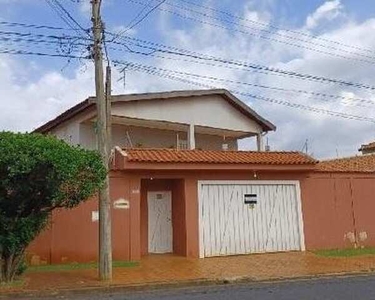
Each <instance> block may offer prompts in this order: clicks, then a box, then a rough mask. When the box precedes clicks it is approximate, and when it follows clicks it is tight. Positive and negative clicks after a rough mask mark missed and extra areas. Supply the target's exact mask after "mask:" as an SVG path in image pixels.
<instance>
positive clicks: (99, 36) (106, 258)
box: [91, 0, 112, 280]
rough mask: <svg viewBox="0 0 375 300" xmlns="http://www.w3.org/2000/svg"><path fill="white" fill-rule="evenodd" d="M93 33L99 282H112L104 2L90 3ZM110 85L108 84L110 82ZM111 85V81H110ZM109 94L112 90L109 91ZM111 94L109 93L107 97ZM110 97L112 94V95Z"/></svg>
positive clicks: (96, 0)
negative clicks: (101, 177) (101, 180)
mask: <svg viewBox="0 0 375 300" xmlns="http://www.w3.org/2000/svg"><path fill="white" fill-rule="evenodd" d="M91 3H92V25H93V28H92V31H93V36H94V48H93V57H94V61H95V89H96V107H97V140H98V150H99V152H100V154H101V156H102V159H103V162H104V165H105V167H106V170H107V176H106V179H105V184H104V186H103V188H102V189H101V190H100V192H99V277H100V280H111V279H112V243H111V240H112V237H111V202H110V197H109V175H108V171H109V142H108V131H109V130H108V126H109V123H108V115H109V114H110V113H109V112H108V108H109V106H108V104H107V101H106V97H105V94H104V93H105V92H104V81H103V53H102V43H103V22H102V20H101V16H100V4H101V0H91ZM107 84H108V80H107ZM109 84H110V81H109ZM108 90H109V91H110V88H109V89H108ZM108 90H107V91H106V93H108ZM109 93H110V92H109Z"/></svg>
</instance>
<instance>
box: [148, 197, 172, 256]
mask: <svg viewBox="0 0 375 300" xmlns="http://www.w3.org/2000/svg"><path fill="white" fill-rule="evenodd" d="M147 200H148V201H147V202H148V252H149V253H169V252H172V250H173V245H172V235H173V231H172V194H171V192H169V191H167V192H148V193H147Z"/></svg>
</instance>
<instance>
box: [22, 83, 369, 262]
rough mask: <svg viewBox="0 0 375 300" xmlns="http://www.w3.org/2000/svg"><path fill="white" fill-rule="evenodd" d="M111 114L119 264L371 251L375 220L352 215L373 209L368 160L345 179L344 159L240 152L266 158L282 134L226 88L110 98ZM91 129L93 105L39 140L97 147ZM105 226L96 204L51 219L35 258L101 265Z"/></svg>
mask: <svg viewBox="0 0 375 300" xmlns="http://www.w3.org/2000/svg"><path fill="white" fill-rule="evenodd" d="M112 108H113V109H112V121H113V123H114V124H115V125H114V128H113V132H112V135H113V146H114V151H113V157H112V166H111V173H110V177H111V179H110V194H111V202H112V234H113V235H112V242H113V257H114V259H115V260H140V259H141V258H142V257H143V256H145V255H149V254H153V253H159V254H161V253H173V254H175V255H181V256H186V257H191V258H204V257H211V256H221V255H238V254H249V253H265V252H276V251H303V250H305V249H317V248H342V247H348V246H352V245H353V244H354V245H375V230H374V226H373V225H372V223H370V220H372V219H371V218H372V215H371V216H369V215H368V214H367V215H366V214H359V215H358V217H357V216H356V214H357V211H358V212H363V211H365V212H366V210H364V209H363V207H373V206H374V201H373V196H369V195H374V194H375V193H374V192H375V190H374V187H375V176H374V172H373V171H372V170H370V169H368V168H365V167H368V164H367V163H369V164H370V165H371V164H372V163H373V162H369V159H370V157H371V156H366V162H367V163H366V162H364V163H363V164H361V166H359V167H358V168H357V169H352V168H351V167H349V165H346V163H345V164H344V165H345V168H343V169H341V166H342V165H343V164H342V162H341V161H336V160H335V161H330V162H320V163H319V162H318V161H316V160H314V159H313V158H311V157H309V156H307V155H305V154H302V153H300V152H282V151H279V152H269V151H238V139H241V138H244V137H249V136H254V137H256V138H257V144H258V150H263V142H262V137H263V135H264V134H265V133H266V132H268V131H270V130H274V129H275V126H274V125H272V124H271V123H270V122H269V121H267V120H265V119H264V118H263V117H261V116H259V115H258V114H256V113H255V112H254V111H253V110H252V109H250V108H249V107H248V106H247V105H245V104H244V103H243V102H241V101H240V100H239V99H237V98H236V97H234V96H233V95H232V94H230V93H229V92H228V91H225V90H205V91H180V92H168V93H152V94H138V95H126V96H114V98H113V104H112ZM94 124H95V104H94V99H92V98H89V99H88V100H85V101H84V102H82V103H80V104H78V105H76V106H75V107H73V108H71V109H70V110H68V111H67V112H65V113H63V114H62V115H60V116H59V117H57V118H56V119H54V120H52V121H50V122H48V123H46V124H45V125H43V126H41V127H40V128H38V129H37V130H36V131H38V132H42V133H50V134H55V135H57V136H58V137H60V138H64V139H66V140H67V141H69V142H70V143H72V144H80V145H82V146H83V147H87V148H92V149H93V148H95V125H94ZM350 161H351V160H350ZM350 166H352V165H351V164H350ZM354 166H357V163H354ZM341 191H345V192H344V193H342V192H341ZM366 193H367V194H366ZM371 193H372V194H371ZM357 203H359V204H360V205H361V206H360V207H359V208H357V207H355V209H356V211H355V212H354V206H355V205H357ZM367 211H369V210H367ZM353 218H354V221H353ZM97 221H98V204H97V200H96V199H95V198H94V199H91V200H89V201H87V202H85V203H83V204H81V205H80V206H79V207H77V208H75V209H73V210H62V211H58V212H54V213H53V216H52V225H51V227H50V228H49V230H47V231H45V232H43V233H42V234H41V235H40V236H39V237H38V239H37V240H36V241H35V242H34V243H33V244H32V245H31V246H30V247H29V250H28V251H29V255H30V256H31V257H33V260H34V261H44V262H48V263H61V262H68V261H93V260H96V259H97V257H98V222H97ZM358 226H360V227H358ZM366 234H367V235H366Z"/></svg>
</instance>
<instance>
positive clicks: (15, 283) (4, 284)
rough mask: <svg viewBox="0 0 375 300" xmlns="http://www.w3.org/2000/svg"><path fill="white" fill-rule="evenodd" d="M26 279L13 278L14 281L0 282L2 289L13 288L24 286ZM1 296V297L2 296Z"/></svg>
mask: <svg viewBox="0 0 375 300" xmlns="http://www.w3.org/2000/svg"><path fill="white" fill-rule="evenodd" d="M24 284H25V281H24V280H22V279H17V280H13V281H12V282H0V288H1V289H13V288H19V287H22V286H23V285H24ZM0 298H1V297H0Z"/></svg>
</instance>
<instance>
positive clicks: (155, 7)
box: [112, 0, 166, 42]
mask: <svg viewBox="0 0 375 300" xmlns="http://www.w3.org/2000/svg"><path fill="white" fill-rule="evenodd" d="M153 1H154V0H151V1H149V2H148V3H147V4H146V5H145V6H144V7H143V9H141V11H140V12H139V13H138V14H137V16H136V17H135V18H134V19H133V20H131V21H130V22H129V24H128V26H127V27H126V28H125V29H124V30H122V31H120V32H119V33H118V34H117V35H116V36H115V37H114V38H113V39H112V42H113V41H114V40H116V39H117V38H118V37H120V36H122V35H124V34H125V33H127V32H128V31H129V30H132V29H133V28H134V27H135V26H137V25H139V24H140V23H141V22H143V21H144V20H145V19H146V18H147V17H148V16H149V15H150V14H151V13H152V12H153V11H155V10H156V9H158V8H159V7H160V6H161V5H162V4H163V3H165V1H166V0H162V1H160V2H159V3H157V4H156V5H155V6H153V7H151V9H150V10H149V11H148V12H146V13H145V14H144V15H143V17H142V18H140V19H139V20H138V21H136V22H135V23H133V22H134V21H135V20H136V19H138V18H139V16H141V15H142V14H143V12H144V11H145V10H146V8H147V7H148V6H149V5H150V4H151V3H152V2H153Z"/></svg>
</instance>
